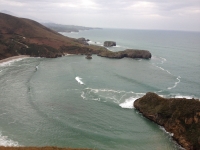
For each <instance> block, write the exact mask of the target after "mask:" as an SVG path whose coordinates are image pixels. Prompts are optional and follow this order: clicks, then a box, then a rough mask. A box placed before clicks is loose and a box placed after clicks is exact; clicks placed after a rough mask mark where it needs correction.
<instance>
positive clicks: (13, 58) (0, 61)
mask: <svg viewBox="0 0 200 150" xmlns="http://www.w3.org/2000/svg"><path fill="white" fill-rule="evenodd" d="M27 57H30V56H29V55H18V56H13V57H8V58H6V59H2V60H0V64H1V63H4V62H8V61H11V60H15V59H19V58H27Z"/></svg>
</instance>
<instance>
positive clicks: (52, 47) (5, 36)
mask: <svg viewBox="0 0 200 150" xmlns="http://www.w3.org/2000/svg"><path fill="white" fill-rule="evenodd" d="M100 49H101V50H102V49H103V48H102V47H97V46H88V45H87V46H86V45H84V44H82V43H81V42H79V41H78V40H76V39H73V38H68V37H65V36H63V35H61V34H59V33H57V32H55V31H53V30H51V29H49V28H47V27H45V26H43V25H41V24H40V23H38V22H36V21H33V20H30V19H25V18H18V17H14V16H11V15H8V14H4V13H0V59H3V58H7V57H10V56H16V55H30V56H36V57H51V58H55V57H59V56H62V55H64V53H71V54H87V53H98V51H99V50H100Z"/></svg>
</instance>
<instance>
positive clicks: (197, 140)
mask: <svg viewBox="0 0 200 150" xmlns="http://www.w3.org/2000/svg"><path fill="white" fill-rule="evenodd" d="M134 107H135V108H136V109H137V110H138V111H139V112H141V113H142V114H143V116H145V117H146V118H148V119H150V120H152V121H154V122H155V123H157V124H159V125H161V126H163V127H164V128H165V130H166V131H167V132H170V133H173V136H172V138H173V139H174V140H175V141H177V142H178V143H179V144H180V145H181V146H182V147H184V148H185V149H186V150H200V101H199V100H197V99H185V98H169V99H168V98H162V97H160V96H158V95H156V94H155V93H147V94H146V95H145V96H143V97H142V98H139V99H137V100H136V101H135V102H134Z"/></svg>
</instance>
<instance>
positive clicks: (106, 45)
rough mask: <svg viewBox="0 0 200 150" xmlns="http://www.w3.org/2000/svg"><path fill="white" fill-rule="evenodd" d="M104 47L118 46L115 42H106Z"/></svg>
mask: <svg viewBox="0 0 200 150" xmlns="http://www.w3.org/2000/svg"><path fill="white" fill-rule="evenodd" d="M104 46H105V47H112V46H116V42H114V41H105V42H104Z"/></svg>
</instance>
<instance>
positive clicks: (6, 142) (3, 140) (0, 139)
mask: <svg viewBox="0 0 200 150" xmlns="http://www.w3.org/2000/svg"><path fill="white" fill-rule="evenodd" d="M0 146H5V147H7V146H9V147H17V146H20V145H19V143H18V142H16V141H13V140H11V139H9V138H8V137H7V136H3V135H2V134H1V132H0Z"/></svg>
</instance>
